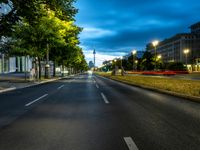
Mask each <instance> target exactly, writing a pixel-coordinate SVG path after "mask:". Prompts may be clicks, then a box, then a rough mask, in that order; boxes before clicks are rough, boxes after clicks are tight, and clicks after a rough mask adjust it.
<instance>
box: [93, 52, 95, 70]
mask: <svg viewBox="0 0 200 150" xmlns="http://www.w3.org/2000/svg"><path fill="white" fill-rule="evenodd" d="M93 54H94V68H95V66H96V64H95V60H96V58H95V55H96V51H95V49H94V51H93Z"/></svg>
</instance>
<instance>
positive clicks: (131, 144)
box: [124, 137, 139, 150]
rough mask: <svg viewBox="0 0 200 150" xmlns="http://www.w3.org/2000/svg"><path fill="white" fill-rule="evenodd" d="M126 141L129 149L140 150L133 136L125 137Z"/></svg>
mask: <svg viewBox="0 0 200 150" xmlns="http://www.w3.org/2000/svg"><path fill="white" fill-rule="evenodd" d="M124 141H125V142H126V144H127V146H128V148H129V150H139V149H138V147H137V145H136V144H135V142H134V141H133V139H132V138H131V137H124Z"/></svg>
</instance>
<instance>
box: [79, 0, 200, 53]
mask: <svg viewBox="0 0 200 150" xmlns="http://www.w3.org/2000/svg"><path fill="white" fill-rule="evenodd" d="M76 6H77V7H78V8H79V13H78V15H77V17H76V19H77V22H76V23H77V24H78V25H79V26H81V27H83V28H85V30H84V31H83V33H82V34H81V35H80V40H81V43H82V45H83V46H84V49H85V50H89V49H94V48H95V49H96V50H98V51H99V52H101V53H102V54H105V55H109V56H111V55H113V56H114V55H115V54H116V53H118V54H119V53H120V54H122V53H128V52H129V51H131V50H132V49H138V50H144V49H145V46H146V44H147V43H148V42H151V41H152V40H154V39H159V40H163V39H165V38H169V37H171V36H173V35H175V34H177V33H182V32H188V31H189V29H188V27H189V26H190V25H191V24H193V23H195V22H198V21H200V16H199V8H200V1H199V0H176V1H174V0H168V1H163V0H155V1H153V2H152V0H143V1H141V0H125V1H123V0H109V1H108V0H100V1H91V0H79V1H77V4H76Z"/></svg>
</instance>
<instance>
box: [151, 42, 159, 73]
mask: <svg viewBox="0 0 200 150" xmlns="http://www.w3.org/2000/svg"><path fill="white" fill-rule="evenodd" d="M158 44H159V41H158V40H155V41H153V42H152V45H153V46H154V48H155V70H156V68H157V67H156V58H157V54H156V50H157V46H158Z"/></svg>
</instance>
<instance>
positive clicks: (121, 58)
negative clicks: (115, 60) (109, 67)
mask: <svg viewBox="0 0 200 150" xmlns="http://www.w3.org/2000/svg"><path fill="white" fill-rule="evenodd" d="M119 59H120V60H121V69H122V60H123V56H121V57H119Z"/></svg>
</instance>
